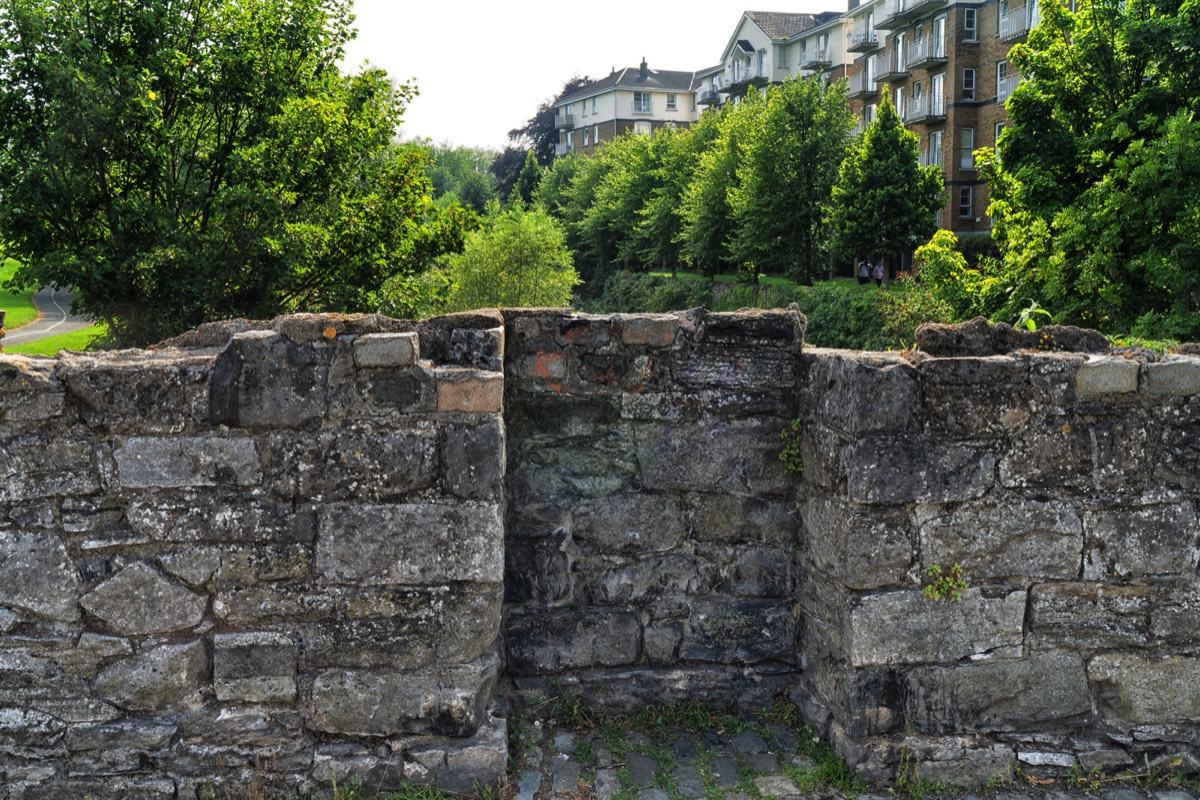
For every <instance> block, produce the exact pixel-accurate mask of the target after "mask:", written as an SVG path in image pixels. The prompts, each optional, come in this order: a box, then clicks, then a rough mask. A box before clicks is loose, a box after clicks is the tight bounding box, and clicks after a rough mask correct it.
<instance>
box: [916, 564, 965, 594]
mask: <svg viewBox="0 0 1200 800" xmlns="http://www.w3.org/2000/svg"><path fill="white" fill-rule="evenodd" d="M925 576H926V577H927V578H928V579H929V583H927V584H926V585H925V587H924V588H923V589H921V593H922V594H924V595H925V596H926V597H927V598H929V599H930V600H933V601H934V602H937V601H940V600H953V601H954V602H956V603H961V602H962V599H963V593H964V592H966V591H967V581H966V579H965V578H964V577H963V571H962V566H960V565H959V563H958V562H957V561H956V562H954V566H952V567H950V571H949V572H943V570H942V566H941V565H940V564H930V565H929V566H928V567H926V568H925Z"/></svg>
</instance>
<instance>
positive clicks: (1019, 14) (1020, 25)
mask: <svg viewBox="0 0 1200 800" xmlns="http://www.w3.org/2000/svg"><path fill="white" fill-rule="evenodd" d="M1037 24H1038V7H1037V3H1036V2H1034V0H1028V3H1027V4H1026V5H1025V7H1024V8H1017V9H1014V10H1012V11H1009V12H1008V13H1007V14H1002V15H1001V16H1000V41H1002V42H1010V41H1012V40H1014V39H1020V38H1021V37H1022V36H1024V35H1025V34H1027V33H1029V31H1030V29H1032V28H1034V27H1035V26H1036V25H1037Z"/></svg>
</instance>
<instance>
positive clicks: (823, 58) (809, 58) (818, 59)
mask: <svg viewBox="0 0 1200 800" xmlns="http://www.w3.org/2000/svg"><path fill="white" fill-rule="evenodd" d="M831 66H833V60H832V59H831V58H830V57H829V51H828V50H817V51H815V52H812V53H809V52H807V51H806V52H803V53H801V54H800V69H807V70H812V71H813V72H823V71H824V70H827V69H829V68H830V67H831Z"/></svg>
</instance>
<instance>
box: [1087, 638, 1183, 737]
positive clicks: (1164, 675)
mask: <svg viewBox="0 0 1200 800" xmlns="http://www.w3.org/2000/svg"><path fill="white" fill-rule="evenodd" d="M1088 677H1089V678H1090V679H1091V680H1092V682H1093V684H1094V685H1095V686H1096V697H1097V705H1098V706H1099V708H1100V710H1101V712H1102V713H1103V714H1104V715H1105V717H1107V718H1108V720H1109V721H1110V722H1111V723H1112V724H1115V725H1120V726H1128V725H1154V724H1162V723H1168V724H1169V723H1196V722H1200V692H1197V691H1196V687H1197V686H1200V658H1195V657H1191V656H1167V657H1156V656H1149V655H1140V654H1133V653H1114V654H1109V655H1100V656H1096V657H1094V658H1093V659H1092V660H1091V661H1089V662H1088Z"/></svg>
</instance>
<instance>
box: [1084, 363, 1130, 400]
mask: <svg viewBox="0 0 1200 800" xmlns="http://www.w3.org/2000/svg"><path fill="white" fill-rule="evenodd" d="M1137 388H1138V362H1136V361H1134V360H1132V359H1127V358H1121V357H1119V356H1090V357H1089V358H1088V360H1087V361H1085V362H1084V363H1083V364H1082V365H1081V366H1080V367H1079V371H1078V372H1076V373H1075V396H1076V397H1078V398H1079V399H1081V400H1084V399H1088V398H1091V397H1095V396H1097V395H1112V394H1127V393H1129V392H1136V391H1137Z"/></svg>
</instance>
